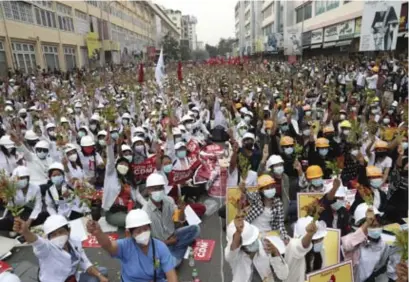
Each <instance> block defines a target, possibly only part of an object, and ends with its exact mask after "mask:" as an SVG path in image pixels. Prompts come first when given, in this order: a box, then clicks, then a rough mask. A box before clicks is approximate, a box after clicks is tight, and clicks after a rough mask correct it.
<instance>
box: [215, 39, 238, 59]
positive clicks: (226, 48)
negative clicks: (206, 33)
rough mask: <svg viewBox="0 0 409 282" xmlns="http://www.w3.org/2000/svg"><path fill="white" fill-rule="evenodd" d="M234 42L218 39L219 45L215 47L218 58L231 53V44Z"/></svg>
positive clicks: (233, 40)
mask: <svg viewBox="0 0 409 282" xmlns="http://www.w3.org/2000/svg"><path fill="white" fill-rule="evenodd" d="M235 41H236V40H235V39H234V38H230V37H229V38H227V39H224V38H220V41H219V44H218V45H217V53H218V55H220V56H225V55H226V53H231V51H232V47H233V43H234V42H235Z"/></svg>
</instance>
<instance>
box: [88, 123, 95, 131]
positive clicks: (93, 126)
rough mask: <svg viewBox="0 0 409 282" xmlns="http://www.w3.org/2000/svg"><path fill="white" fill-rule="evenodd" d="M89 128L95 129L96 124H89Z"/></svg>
mask: <svg viewBox="0 0 409 282" xmlns="http://www.w3.org/2000/svg"><path fill="white" fill-rule="evenodd" d="M89 129H91V130H95V129H97V125H96V124H90V125H89Z"/></svg>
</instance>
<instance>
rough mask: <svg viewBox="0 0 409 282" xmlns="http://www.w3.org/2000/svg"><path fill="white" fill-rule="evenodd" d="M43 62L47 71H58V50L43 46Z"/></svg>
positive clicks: (53, 47)
mask: <svg viewBox="0 0 409 282" xmlns="http://www.w3.org/2000/svg"><path fill="white" fill-rule="evenodd" d="M43 54H44V60H45V63H46V65H47V69H49V70H52V71H53V70H54V69H57V70H58V69H59V68H60V66H59V62H58V48H57V47H56V46H43Z"/></svg>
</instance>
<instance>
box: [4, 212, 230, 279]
mask: <svg viewBox="0 0 409 282" xmlns="http://www.w3.org/2000/svg"><path fill="white" fill-rule="evenodd" d="M202 220H203V222H202V223H201V225H200V227H201V236H200V237H201V239H208V240H215V241H216V244H215V248H214V251H213V255H212V259H211V260H210V261H209V262H196V263H195V268H196V269H197V270H198V273H199V278H200V281H201V282H224V281H226V282H227V281H231V280H232V276H231V270H230V267H229V265H228V264H226V262H225V261H224V256H223V249H224V247H225V246H226V234H225V232H223V231H222V222H221V220H220V219H219V217H218V215H217V212H216V213H214V214H213V215H211V216H210V217H205V218H203V219H202ZM119 234H120V237H124V232H123V231H122V232H121V231H120V232H119ZM85 251H86V253H87V255H88V257H89V259H90V260H91V261H92V262H93V263H95V264H96V265H98V266H104V267H107V268H108V271H109V281H110V282H120V280H119V272H120V265H119V261H118V260H115V259H113V258H111V257H110V256H109V255H108V254H107V253H105V251H104V250H102V249H100V248H88V249H85ZM12 252H13V255H12V256H11V257H10V258H8V259H7V260H6V261H7V262H8V263H9V264H11V266H12V267H13V269H14V272H15V273H16V274H17V275H18V276H19V277H20V279H21V280H22V281H23V282H37V278H36V277H37V270H38V268H37V266H38V263H37V258H36V257H35V256H34V254H33V251H32V248H31V247H30V246H27V247H22V248H15V249H14V250H13V251H12ZM192 269H193V268H192V267H190V266H189V264H188V261H187V260H184V261H183V263H182V265H181V266H180V267H179V268H178V269H177V272H178V276H179V281H180V282H188V281H192V278H191V277H192Z"/></svg>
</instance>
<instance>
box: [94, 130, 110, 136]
mask: <svg viewBox="0 0 409 282" xmlns="http://www.w3.org/2000/svg"><path fill="white" fill-rule="evenodd" d="M107 134H108V133H107V132H106V131H105V130H101V131H98V133H97V136H98V137H99V136H107Z"/></svg>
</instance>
